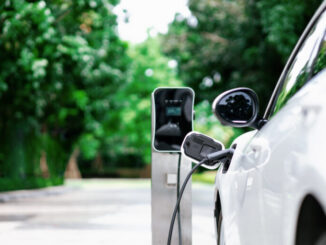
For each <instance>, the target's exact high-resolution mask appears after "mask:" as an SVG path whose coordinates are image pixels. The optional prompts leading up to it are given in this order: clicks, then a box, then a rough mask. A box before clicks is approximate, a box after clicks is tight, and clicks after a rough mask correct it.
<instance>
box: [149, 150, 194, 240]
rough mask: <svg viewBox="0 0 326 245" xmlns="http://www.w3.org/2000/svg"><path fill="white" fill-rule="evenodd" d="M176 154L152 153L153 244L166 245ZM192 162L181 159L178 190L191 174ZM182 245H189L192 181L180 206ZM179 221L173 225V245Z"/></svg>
mask: <svg viewBox="0 0 326 245" xmlns="http://www.w3.org/2000/svg"><path fill="white" fill-rule="evenodd" d="M178 160H179V153H165V152H164V153H161V152H156V151H152V188H151V194H152V195H151V198H152V200H151V202H152V203H151V204H152V244H153V245H154V244H155V245H161V244H164V245H165V244H166V243H167V238H168V232H169V226H170V221H171V217H172V213H173V210H174V207H175V203H176V201H177V171H178ZM191 166H192V164H191V161H190V160H188V159H186V158H184V157H181V165H180V187H181V185H182V183H183V182H184V180H185V178H186V176H187V174H188V173H189V172H190V171H191ZM180 215H181V234H182V244H183V245H191V244H192V195H191V180H189V182H188V184H187V187H186V189H185V191H184V193H183V196H182V200H181V205H180ZM178 233H179V232H178V220H177V219H176V222H175V224H174V229H173V236H172V243H171V244H179V237H178Z"/></svg>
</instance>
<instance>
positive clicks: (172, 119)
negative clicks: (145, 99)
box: [153, 88, 194, 151]
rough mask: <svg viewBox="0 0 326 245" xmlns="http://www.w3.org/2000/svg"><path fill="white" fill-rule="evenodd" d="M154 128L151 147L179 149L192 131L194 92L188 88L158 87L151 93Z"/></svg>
mask: <svg viewBox="0 0 326 245" xmlns="http://www.w3.org/2000/svg"><path fill="white" fill-rule="evenodd" d="M153 103H154V111H155V119H154V121H155V122H154V123H155V128H154V130H155V131H154V139H153V147H154V149H155V150H157V151H180V149H181V144H182V142H183V139H184V137H185V136H186V135H187V133H189V132H191V131H192V121H193V104H194V92H193V90H192V89H190V88H158V89H156V90H155V91H154V93H153Z"/></svg>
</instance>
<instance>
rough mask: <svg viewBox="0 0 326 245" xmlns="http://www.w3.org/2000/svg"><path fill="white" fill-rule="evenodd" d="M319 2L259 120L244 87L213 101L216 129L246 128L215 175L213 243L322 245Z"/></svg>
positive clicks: (324, 194)
mask: <svg viewBox="0 0 326 245" xmlns="http://www.w3.org/2000/svg"><path fill="white" fill-rule="evenodd" d="M325 68H326V2H325V1H324V2H323V4H322V5H321V7H320V8H319V9H318V11H317V12H316V14H315V15H314V17H313V18H312V20H311V21H310V23H309V25H308V27H307V28H306V30H305V31H304V33H303V35H302V36H301V38H300V40H299V41H298V43H297V45H296V47H295V49H294V51H293V53H292V54H291V56H290V58H289V60H288V62H287V64H286V66H285V68H284V71H283V73H282V74H281V77H280V79H279V81H278V83H277V86H276V88H275V90H274V92H273V94H272V97H271V99H270V102H269V105H268V106H267V109H266V111H265V113H264V116H263V117H258V99H257V96H256V94H255V93H254V92H253V91H252V90H251V89H248V88H237V89H233V90H230V91H227V92H225V93H223V94H221V95H220V96H218V97H217V98H216V99H215V101H214V104H213V110H214V113H215V114H216V116H217V117H218V119H219V120H220V121H221V122H222V124H224V125H231V126H234V127H252V128H254V129H255V130H253V131H250V132H248V133H245V134H243V135H241V136H240V137H239V138H237V139H236V140H235V141H234V142H233V144H232V146H231V147H233V148H235V153H234V155H233V158H232V160H231V161H229V162H226V163H224V164H223V165H222V166H221V167H220V169H219V171H218V173H217V176H216V188H217V191H216V207H215V216H216V223H217V235H218V237H217V240H218V241H217V243H218V244H220V245H222V244H226V245H294V244H295V245H322V244H324V245H325V244H326V216H325V214H326V69H325Z"/></svg>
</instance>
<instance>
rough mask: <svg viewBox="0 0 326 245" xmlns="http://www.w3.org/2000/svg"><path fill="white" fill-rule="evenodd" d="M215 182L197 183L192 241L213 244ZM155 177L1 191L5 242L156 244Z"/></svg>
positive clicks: (1, 237) (0, 225)
mask: <svg viewBox="0 0 326 245" xmlns="http://www.w3.org/2000/svg"><path fill="white" fill-rule="evenodd" d="M213 190H214V188H213V186H212V185H205V184H193V245H197V244H205V245H211V244H212V245H213V244H216V243H215V242H214V219H213ZM150 215H151V206H150V180H147V179H136V180H130V179H128V180H127V179H103V180H99V179H93V180H75V181H67V182H66V184H65V186H62V187H54V188H47V189H41V190H36V191H18V192H11V193H0V243H2V244H9V245H16V244H17V245H18V244H24V245H74V244H76V245H102V244H106V245H124V244H140V245H147V244H148V245H150V244H151V216H150Z"/></svg>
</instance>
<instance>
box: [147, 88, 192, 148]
mask: <svg viewBox="0 0 326 245" xmlns="http://www.w3.org/2000/svg"><path fill="white" fill-rule="evenodd" d="M160 89H186V90H189V92H190V93H191V94H192V111H191V131H190V132H192V131H193V130H194V122H193V121H194V120H193V119H194V103H195V92H194V90H193V89H192V88H190V87H158V88H156V89H155V90H154V91H153V92H152V114H153V115H152V149H153V150H155V151H157V152H181V146H182V144H181V145H180V150H159V149H157V148H156V147H155V131H156V108H155V96H154V95H155V93H156V92H157V90H160ZM190 132H189V133H190Z"/></svg>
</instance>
